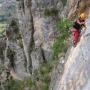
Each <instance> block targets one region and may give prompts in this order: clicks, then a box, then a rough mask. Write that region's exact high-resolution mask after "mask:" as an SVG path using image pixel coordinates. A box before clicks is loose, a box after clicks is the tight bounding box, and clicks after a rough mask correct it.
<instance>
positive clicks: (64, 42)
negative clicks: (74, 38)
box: [53, 19, 72, 59]
mask: <svg viewBox="0 0 90 90" xmlns="http://www.w3.org/2000/svg"><path fill="white" fill-rule="evenodd" d="M57 27H58V30H59V32H60V36H59V37H58V39H57V40H56V41H55V43H54V45H53V51H54V58H55V59H56V58H58V55H60V54H61V55H62V54H63V53H65V52H66V51H67V48H68V43H69V42H68V38H69V37H70V28H71V27H72V23H71V22H70V21H69V20H67V19H63V20H61V21H58V23H57ZM61 55H60V56H61Z"/></svg>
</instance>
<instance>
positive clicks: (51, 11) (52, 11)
mask: <svg viewBox="0 0 90 90" xmlns="http://www.w3.org/2000/svg"><path fill="white" fill-rule="evenodd" d="M57 14H58V10H57V9H55V8H52V9H45V11H44V15H45V16H56V15H57Z"/></svg>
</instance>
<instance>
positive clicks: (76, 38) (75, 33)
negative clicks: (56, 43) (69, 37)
mask: <svg viewBox="0 0 90 90" xmlns="http://www.w3.org/2000/svg"><path fill="white" fill-rule="evenodd" d="M72 34H73V44H74V45H75V46H76V45H77V43H78V42H79V37H80V33H79V32H78V31H73V32H72Z"/></svg>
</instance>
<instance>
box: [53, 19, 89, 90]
mask: <svg viewBox="0 0 90 90" xmlns="http://www.w3.org/2000/svg"><path fill="white" fill-rule="evenodd" d="M89 25H90V18H89V19H88V20H87V30H86V31H85V33H83V35H82V37H81V40H80V42H79V43H78V45H77V46H76V47H75V48H73V47H72V48H71V51H70V55H69V57H68V59H67V62H66V64H65V69H64V73H63V76H59V77H61V80H59V82H58V84H57V87H56V88H55V89H53V88H52V89H51V90H89V89H90V80H89V79H90V78H89V76H90V73H89V71H90V67H89V63H90V55H89V51H90V50H89V49H90V47H89V44H90V42H89V41H90V40H89V39H90V37H89V36H90V34H89V33H90V30H89V29H90V26H89Z"/></svg>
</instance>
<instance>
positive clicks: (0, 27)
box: [0, 23, 6, 37]
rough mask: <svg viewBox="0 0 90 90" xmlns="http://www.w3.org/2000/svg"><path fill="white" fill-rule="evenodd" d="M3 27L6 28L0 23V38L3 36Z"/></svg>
mask: <svg viewBox="0 0 90 90" xmlns="http://www.w3.org/2000/svg"><path fill="white" fill-rule="evenodd" d="M5 27H6V24H5V23H0V37H3V36H5Z"/></svg>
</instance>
